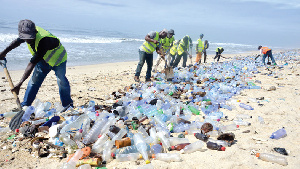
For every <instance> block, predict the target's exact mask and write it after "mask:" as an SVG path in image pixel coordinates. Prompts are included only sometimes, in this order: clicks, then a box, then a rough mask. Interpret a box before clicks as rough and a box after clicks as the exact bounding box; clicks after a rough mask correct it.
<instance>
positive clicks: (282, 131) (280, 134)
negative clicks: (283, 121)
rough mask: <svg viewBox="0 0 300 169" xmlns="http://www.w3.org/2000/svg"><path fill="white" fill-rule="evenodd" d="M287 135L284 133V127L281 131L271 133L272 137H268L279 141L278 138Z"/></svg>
mask: <svg viewBox="0 0 300 169" xmlns="http://www.w3.org/2000/svg"><path fill="white" fill-rule="evenodd" d="M286 135H287V134H286V131H285V129H284V127H283V128H282V129H279V130H277V131H275V132H274V133H272V135H271V136H270V138H271V139H276V140H277V139H280V138H283V137H285V136H286Z"/></svg>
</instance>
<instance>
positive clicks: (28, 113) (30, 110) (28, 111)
mask: <svg viewBox="0 0 300 169" xmlns="http://www.w3.org/2000/svg"><path fill="white" fill-rule="evenodd" d="M33 112H34V107H33V106H29V107H27V109H26V111H25V113H24V114H23V116H22V121H23V122H24V121H28V120H29V119H30V116H31V114H32V113H33Z"/></svg>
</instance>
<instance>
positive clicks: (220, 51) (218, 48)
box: [214, 47, 226, 62]
mask: <svg viewBox="0 0 300 169" xmlns="http://www.w3.org/2000/svg"><path fill="white" fill-rule="evenodd" d="M223 52H224V48H223V47H217V49H216V56H215V57H214V60H215V59H217V58H218V59H217V62H219V60H220V57H223V58H225V59H226V57H224V56H222V55H221V54H222V53H223Z"/></svg>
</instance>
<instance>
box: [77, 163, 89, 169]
mask: <svg viewBox="0 0 300 169" xmlns="http://www.w3.org/2000/svg"><path fill="white" fill-rule="evenodd" d="M77 169H92V167H91V165H89V164H83V165H81V166H79V167H78V168H77Z"/></svg>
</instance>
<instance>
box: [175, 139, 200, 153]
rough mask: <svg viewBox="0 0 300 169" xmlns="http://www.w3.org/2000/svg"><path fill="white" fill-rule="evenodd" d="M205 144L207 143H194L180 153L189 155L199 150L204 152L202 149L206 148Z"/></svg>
mask: <svg viewBox="0 0 300 169" xmlns="http://www.w3.org/2000/svg"><path fill="white" fill-rule="evenodd" d="M204 144H205V143H204V142H203V141H201V140H199V141H196V142H193V143H191V144H189V145H187V146H185V147H184V148H183V149H182V150H180V153H183V154H189V153H193V152H195V151H198V150H203V149H202V148H203V147H204Z"/></svg>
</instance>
